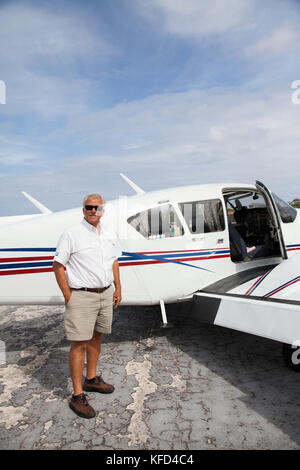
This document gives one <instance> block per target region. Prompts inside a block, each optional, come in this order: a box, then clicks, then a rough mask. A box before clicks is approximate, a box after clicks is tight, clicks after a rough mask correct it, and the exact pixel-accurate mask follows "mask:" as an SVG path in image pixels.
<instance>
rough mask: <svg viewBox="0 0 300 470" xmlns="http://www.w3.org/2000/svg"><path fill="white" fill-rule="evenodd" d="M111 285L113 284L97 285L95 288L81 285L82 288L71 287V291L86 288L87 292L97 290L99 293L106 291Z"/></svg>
mask: <svg viewBox="0 0 300 470" xmlns="http://www.w3.org/2000/svg"><path fill="white" fill-rule="evenodd" d="M110 286H111V284H110V285H109V286H107V287H95V288H91V287H80V289H73V287H71V291H72V290H85V291H87V292H96V293H97V294H101V292H104V291H105V290H106V289H108V288H109V287H110Z"/></svg>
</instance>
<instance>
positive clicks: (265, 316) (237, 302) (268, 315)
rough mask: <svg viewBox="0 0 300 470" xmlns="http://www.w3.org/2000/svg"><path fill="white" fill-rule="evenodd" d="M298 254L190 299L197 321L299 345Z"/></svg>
mask: <svg viewBox="0 0 300 470" xmlns="http://www.w3.org/2000/svg"><path fill="white" fill-rule="evenodd" d="M299 266H300V254H297V255H294V256H293V257H291V258H289V259H287V260H284V261H283V262H281V263H280V264H279V265H272V266H270V265H269V266H259V267H257V268H254V269H250V270H247V271H244V272H240V273H237V274H234V275H231V276H229V277H227V278H225V279H222V280H221V281H218V282H216V283H214V284H212V285H210V286H207V287H206V288H205V289H202V290H200V291H198V292H196V293H194V296H193V309H194V312H196V313H197V317H199V320H202V321H204V322H207V323H211V324H214V325H218V326H223V327H227V328H232V329H235V330H239V331H243V332H245V333H250V334H254V335H257V336H262V337H265V338H269V339H273V340H276V341H280V342H282V343H286V344H289V345H293V344H300V282H299V281H300V272H299V271H300V270H299Z"/></svg>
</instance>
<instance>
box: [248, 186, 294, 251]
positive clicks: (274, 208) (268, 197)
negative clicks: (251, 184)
mask: <svg viewBox="0 0 300 470" xmlns="http://www.w3.org/2000/svg"><path fill="white" fill-rule="evenodd" d="M255 186H256V187H257V189H259V191H260V192H262V193H263V195H264V197H265V199H266V204H267V206H268V208H269V209H270V212H271V215H272V218H273V221H274V224H275V225H274V228H275V230H276V232H277V236H278V243H279V247H280V251H281V255H282V258H283V259H287V258H288V255H287V252H286V247H285V243H284V239H283V234H282V230H281V222H280V214H279V211H278V209H277V205H276V203H275V201H274V198H273V196H272V194H271V192H270V191H269V190H268V188H267V187H266V186H265V185H264V184H263V183H261V182H260V181H256V184H255Z"/></svg>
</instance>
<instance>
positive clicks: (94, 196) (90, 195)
mask: <svg viewBox="0 0 300 470" xmlns="http://www.w3.org/2000/svg"><path fill="white" fill-rule="evenodd" d="M90 197H93V198H94V199H101V200H102V202H103V204H105V202H106V201H105V200H104V199H103V197H102V196H101V194H98V193H91V194H87V195H86V196H85V197H84V198H83V201H82V207H84V206H85V203H86V201H87V200H88V199H89V198H90Z"/></svg>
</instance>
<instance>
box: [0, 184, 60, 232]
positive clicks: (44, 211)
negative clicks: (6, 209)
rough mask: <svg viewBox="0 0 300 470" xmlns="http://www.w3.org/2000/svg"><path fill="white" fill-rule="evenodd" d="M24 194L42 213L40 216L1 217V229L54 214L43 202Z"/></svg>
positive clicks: (23, 192)
mask: <svg viewBox="0 0 300 470" xmlns="http://www.w3.org/2000/svg"><path fill="white" fill-rule="evenodd" d="M22 194H23V195H24V196H25V197H26V198H27V199H28V200H29V201H30V202H31V203H32V204H33V205H34V206H35V207H36V208H37V209H38V210H39V211H40V212H41V213H40V214H26V215H11V216H7V217H6V216H4V217H0V227H4V226H5V227H6V226H7V225H10V224H15V223H18V222H23V221H24V220H26V219H33V218H34V217H40V216H41V215H43V214H52V211H51V210H50V209H48V207H46V206H44V205H43V204H42V203H41V202H39V201H37V200H36V199H34V198H33V197H32V196H30V194H28V193H26V192H25V191H22Z"/></svg>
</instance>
